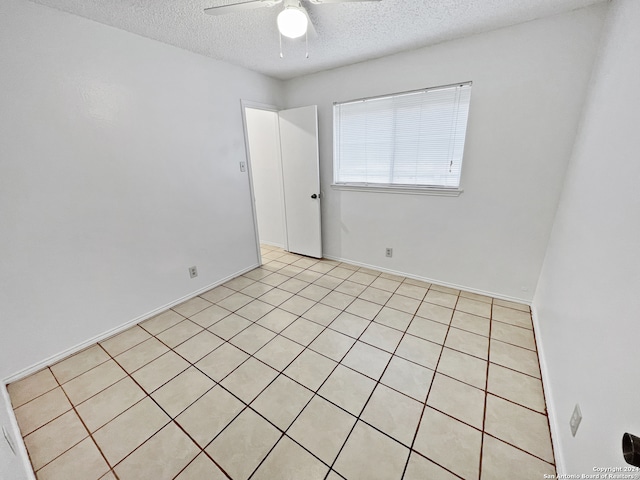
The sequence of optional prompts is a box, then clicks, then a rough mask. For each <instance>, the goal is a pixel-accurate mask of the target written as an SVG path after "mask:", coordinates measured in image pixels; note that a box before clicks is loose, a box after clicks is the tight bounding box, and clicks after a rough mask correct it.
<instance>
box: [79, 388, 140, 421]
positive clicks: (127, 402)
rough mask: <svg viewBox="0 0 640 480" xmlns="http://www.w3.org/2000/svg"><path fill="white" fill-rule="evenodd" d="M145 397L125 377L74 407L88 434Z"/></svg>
mask: <svg viewBox="0 0 640 480" xmlns="http://www.w3.org/2000/svg"><path fill="white" fill-rule="evenodd" d="M144 397H146V393H145V392H144V390H142V389H141V388H140V387H139V386H138V385H136V383H135V382H134V381H133V380H131V378H130V377H125V378H123V379H122V380H120V381H119V382H117V383H115V384H113V385H111V386H110V387H108V388H106V389H105V390H103V391H102V392H100V393H98V394H97V395H95V396H93V397H91V398H90V399H88V400H87V401H85V402H83V403H81V404H80V405H78V406H77V407H76V410H77V412H78V414H79V415H80V417H81V418H82V421H83V422H84V424H85V425H86V426H87V428H88V429H89V431H90V432H95V431H96V430H98V429H99V428H100V427H102V426H103V425H105V424H106V423H107V422H110V421H111V420H113V419H114V418H115V417H117V416H118V415H120V414H121V413H122V412H124V411H125V410H127V409H128V408H130V407H131V406H132V405H134V404H136V403H138V402H139V401H140V400H142V399H143V398H144Z"/></svg>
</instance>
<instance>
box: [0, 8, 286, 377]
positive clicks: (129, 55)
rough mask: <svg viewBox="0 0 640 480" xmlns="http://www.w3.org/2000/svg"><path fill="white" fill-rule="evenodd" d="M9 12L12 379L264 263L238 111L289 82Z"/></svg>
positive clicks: (0, 174) (3, 283)
mask: <svg viewBox="0 0 640 480" xmlns="http://www.w3.org/2000/svg"><path fill="white" fill-rule="evenodd" d="M0 9H1V12H0V65H1V66H2V67H1V68H0V112H1V113H0V145H1V147H0V225H1V227H0V229H1V230H0V252H2V253H1V254H0V319H1V321H2V333H1V334H0V379H1V378H6V376H8V375H10V374H14V373H16V372H17V371H19V370H21V369H23V368H25V367H29V366H30V365H32V364H34V363H36V362H40V361H43V360H44V359H46V358H47V357H49V356H50V355H53V354H57V353H60V352H62V351H63V350H65V349H67V348H69V347H73V346H74V345H76V344H78V343H80V342H84V341H86V340H88V339H90V338H91V337H93V336H95V335H99V334H101V333H103V332H106V331H108V330H110V329H112V328H114V327H117V326H119V325H122V324H124V323H125V322H127V321H129V320H132V319H135V318H137V317H138V316H141V315H145V314H147V313H148V312H150V311H153V310H154V309H157V308H159V307H162V306H163V305H166V304H168V303H170V302H173V301H175V300H177V299H179V298H182V297H184V296H186V295H189V294H191V293H193V292H195V291H197V290H199V289H202V288H204V287H206V286H207V285H210V284H213V283H216V282H218V281H220V280H221V279H223V278H225V277H228V276H230V275H234V274H236V273H237V272H238V271H240V270H242V269H246V268H248V267H250V266H252V265H255V264H256V263H257V261H258V260H257V259H258V257H257V251H256V247H255V233H254V223H253V216H252V211H251V201H250V194H249V180H248V174H247V173H241V172H240V168H239V162H240V161H241V160H245V159H246V154H245V145H244V132H243V126H242V116H241V105H240V99H241V98H242V99H246V100H253V101H256V102H262V103H273V104H277V103H280V102H281V95H282V90H281V89H282V84H281V83H280V82H279V81H276V80H273V79H270V78H267V77H265V76H262V75H259V74H256V73H253V72H250V71H248V70H244V69H241V68H238V67H234V66H231V65H228V64H225V63H221V62H217V61H214V60H211V59H209V58H205V57H202V56H199V55H196V54H192V53H189V52H186V51H183V50H180V49H177V48H174V47H171V46H167V45H165V44H161V43H158V42H155V41H152V40H149V39H146V38H142V37H139V36H136V35H133V34H130V33H126V32H123V31H120V30H117V29H114V28H111V27H108V26H104V25H101V24H98V23H95V22H92V21H90V20H87V19H83V18H80V17H76V16H73V15H70V14H67V13H63V12H60V11H57V10H53V9H50V8H47V7H43V6H40V5H36V4H33V3H30V2H26V1H23V0H3V2H2V5H1V7H0ZM191 265H197V266H198V270H199V276H198V277H197V278H196V279H194V280H191V279H190V278H189V275H188V272H187V268H188V267H189V266H191Z"/></svg>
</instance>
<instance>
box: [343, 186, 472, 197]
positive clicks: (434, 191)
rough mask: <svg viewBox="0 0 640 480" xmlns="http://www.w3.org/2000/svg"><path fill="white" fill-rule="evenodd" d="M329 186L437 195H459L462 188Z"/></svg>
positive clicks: (357, 190)
mask: <svg viewBox="0 0 640 480" xmlns="http://www.w3.org/2000/svg"><path fill="white" fill-rule="evenodd" d="M331 188H333V189H334V190H347V191H352V192H371V193H374V192H375V193H399V194H402V195H435V196H439V197H459V196H460V194H461V193H462V192H464V190H462V189H460V188H446V187H402V186H387V185H380V186H378V185H360V184H342V183H332V184H331Z"/></svg>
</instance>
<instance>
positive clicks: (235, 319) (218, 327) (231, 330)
mask: <svg viewBox="0 0 640 480" xmlns="http://www.w3.org/2000/svg"><path fill="white" fill-rule="evenodd" d="M249 325H251V322H250V321H249V320H247V319H246V318H242V317H241V316H239V315H236V314H235V313H234V314H232V315H229V316H228V317H225V318H223V319H222V320H220V321H219V322H218V323H216V324H214V325H212V326H210V327H209V328H208V329H207V330H209V331H210V332H212V333H215V334H216V335H217V336H219V337H221V338H224V339H225V340H229V339H230V338H231V337H233V336H235V335H237V334H238V333H239V332H241V331H242V330H244V329H245V328H247V327H248V326H249Z"/></svg>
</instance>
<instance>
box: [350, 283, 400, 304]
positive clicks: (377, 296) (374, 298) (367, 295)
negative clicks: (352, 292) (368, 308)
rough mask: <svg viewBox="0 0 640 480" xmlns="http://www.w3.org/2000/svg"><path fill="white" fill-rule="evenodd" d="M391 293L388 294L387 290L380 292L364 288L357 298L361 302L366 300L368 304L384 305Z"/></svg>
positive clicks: (372, 288) (371, 288)
mask: <svg viewBox="0 0 640 480" xmlns="http://www.w3.org/2000/svg"><path fill="white" fill-rule="evenodd" d="M392 295H393V293H392V292H388V291H387V290H381V289H379V288H374V287H368V288H366V289H365V290H364V291H363V292H362V293H361V294H360V295H359V297H358V298H361V299H362V300H366V301H368V302H373V303H377V304H378V305H384V304H385V303H387V302H388V301H389V299H390V298H391V296H392Z"/></svg>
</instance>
